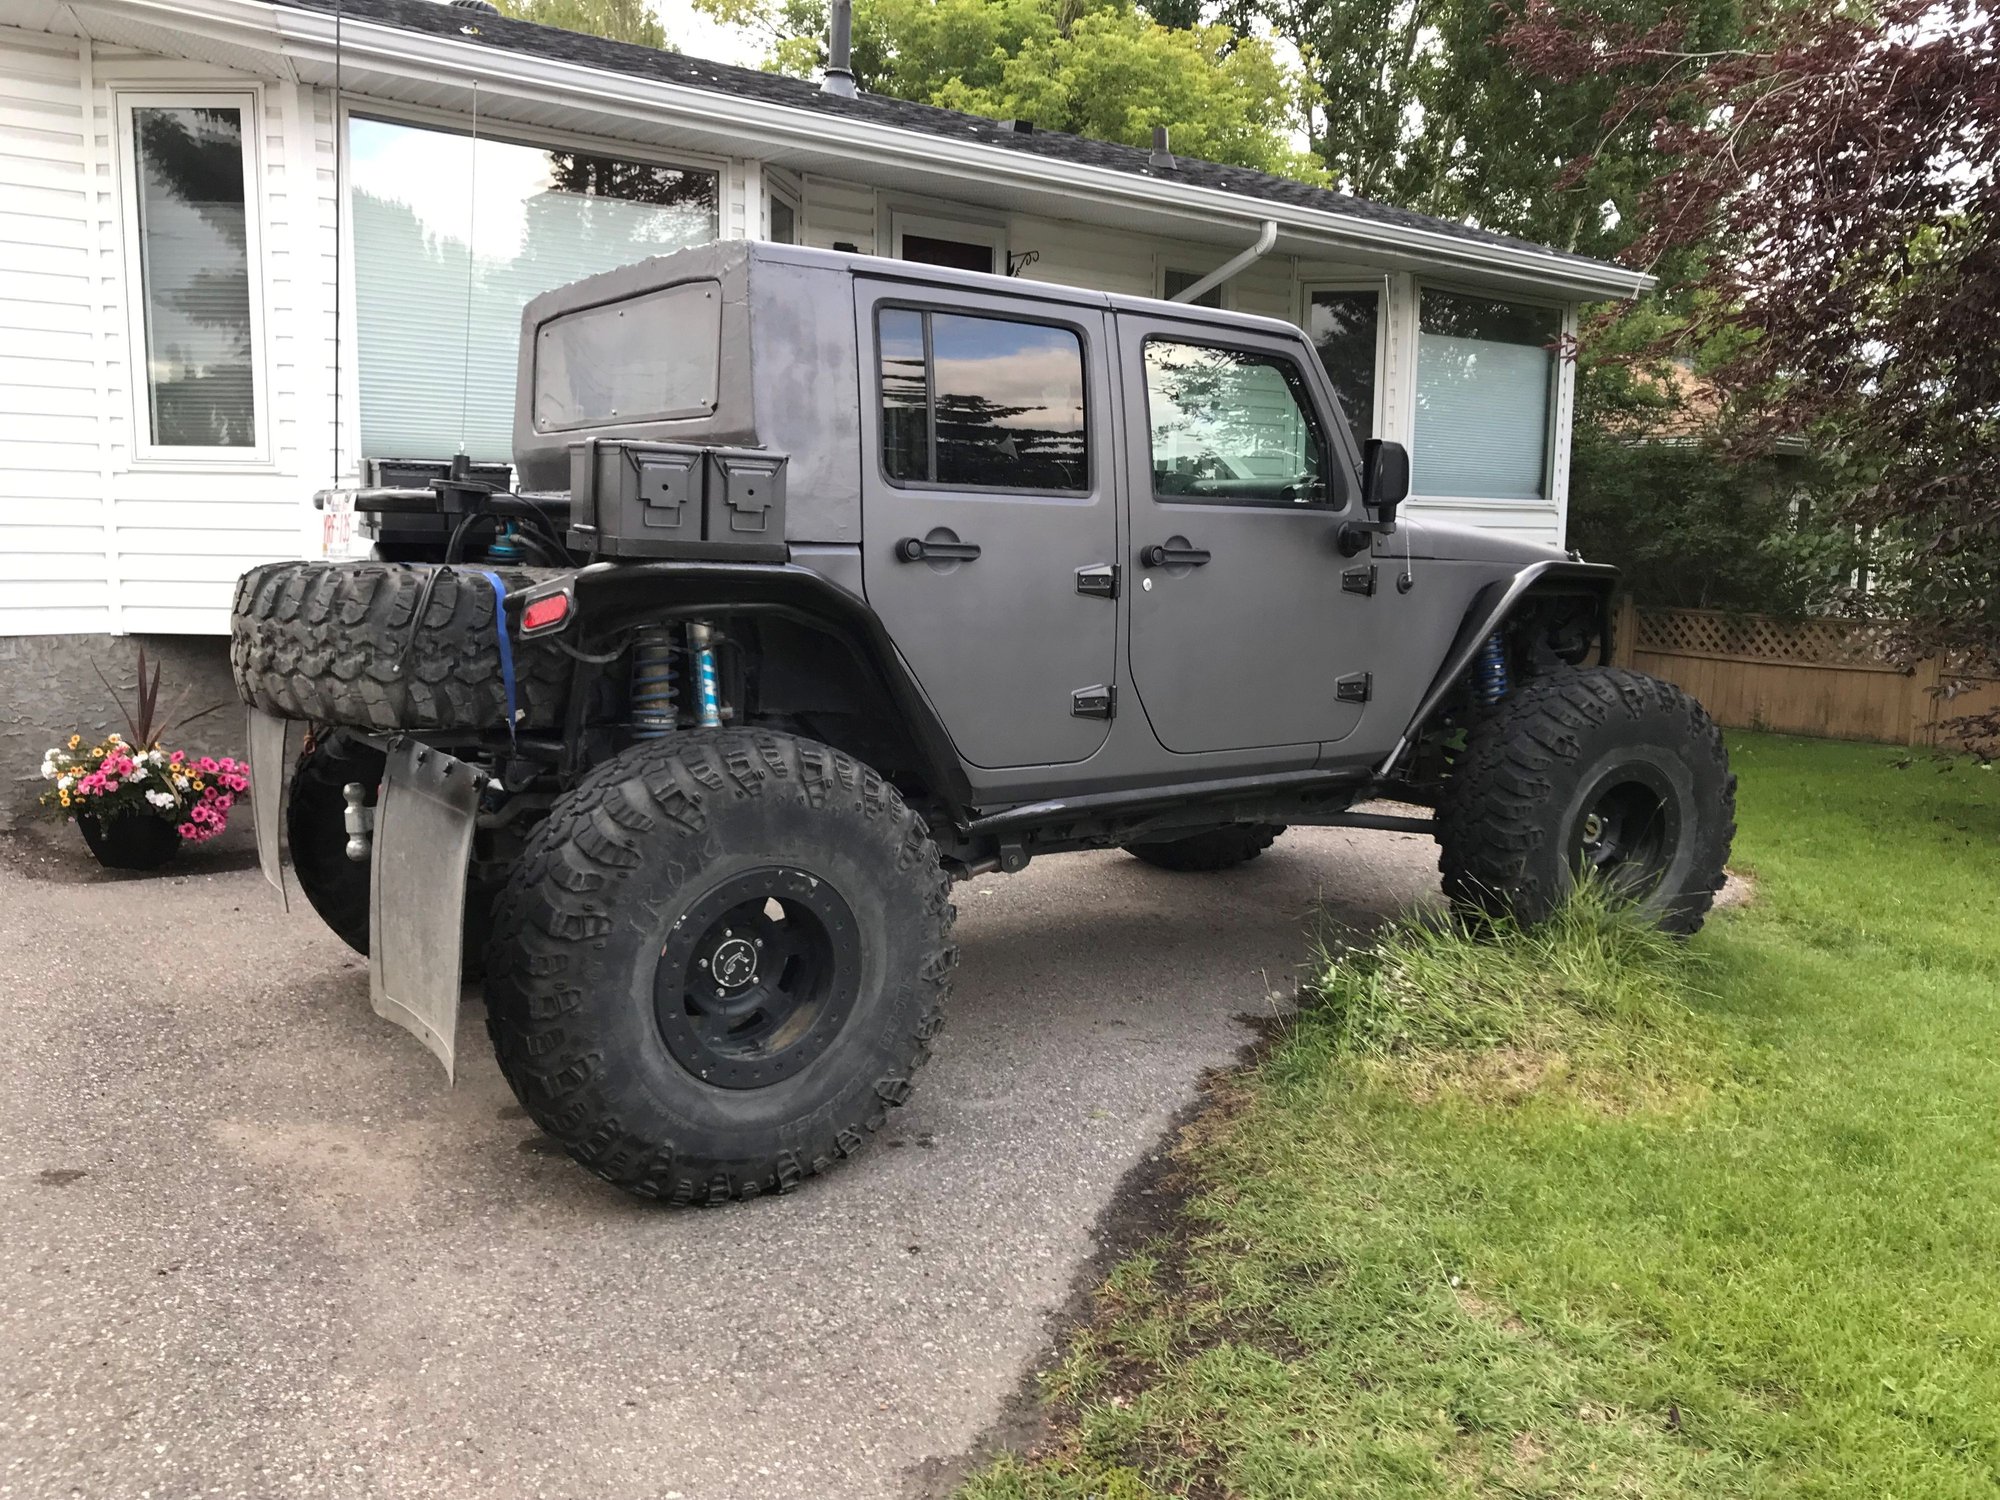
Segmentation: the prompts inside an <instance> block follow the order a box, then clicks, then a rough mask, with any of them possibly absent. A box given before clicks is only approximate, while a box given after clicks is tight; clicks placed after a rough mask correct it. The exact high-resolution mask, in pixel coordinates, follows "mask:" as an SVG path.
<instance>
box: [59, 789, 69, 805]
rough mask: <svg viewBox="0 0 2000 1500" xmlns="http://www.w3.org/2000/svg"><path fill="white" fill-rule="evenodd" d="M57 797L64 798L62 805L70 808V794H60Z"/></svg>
mask: <svg viewBox="0 0 2000 1500" xmlns="http://www.w3.org/2000/svg"><path fill="white" fill-rule="evenodd" d="M56 795H57V796H59V797H61V798H62V805H63V806H64V807H68V806H69V793H68V792H58V793H57V794H56Z"/></svg>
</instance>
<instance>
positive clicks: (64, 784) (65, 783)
mask: <svg viewBox="0 0 2000 1500" xmlns="http://www.w3.org/2000/svg"><path fill="white" fill-rule="evenodd" d="M56 785H57V786H59V787H61V788H62V789H63V790H64V791H68V790H69V789H70V788H71V787H73V786H75V785H76V778H75V777H74V776H61V777H58V778H57V779H56Z"/></svg>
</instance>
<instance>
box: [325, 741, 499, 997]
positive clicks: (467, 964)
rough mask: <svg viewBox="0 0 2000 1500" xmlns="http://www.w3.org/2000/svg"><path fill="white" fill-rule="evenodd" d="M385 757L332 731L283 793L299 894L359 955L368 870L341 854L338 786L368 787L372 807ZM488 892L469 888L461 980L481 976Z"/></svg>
mask: <svg viewBox="0 0 2000 1500" xmlns="http://www.w3.org/2000/svg"><path fill="white" fill-rule="evenodd" d="M384 760H385V757H384V756H383V754H382V752H381V751H379V750H376V749H374V748H372V747H371V746H368V745H365V744H362V743H360V742H358V741H355V740H352V739H350V738H348V737H347V736H346V735H344V734H341V733H340V732H338V731H334V732H333V733H331V734H328V735H326V736H324V737H323V738H320V739H318V740H316V741H315V742H314V744H313V747H312V748H311V749H310V750H307V751H305V752H304V753H303V754H301V755H300V756H299V761H298V767H297V769H296V770H295V771H294V773H293V775H292V782H291V787H290V789H289V790H288V791H287V792H286V795H285V840H286V844H287V845H288V847H289V849H290V852H291V856H292V874H293V875H294V876H295V877H296V878H297V880H298V882H299V889H300V890H301V891H303V892H304V893H305V898H306V902H307V904H309V905H310V906H311V907H312V909H313V910H314V911H315V912H317V913H318V914H319V919H320V920H321V921H322V922H324V923H326V925H327V926H328V927H329V928H330V929H332V931H333V934H334V936H335V937H337V938H339V939H340V940H341V941H342V942H343V943H345V944H347V946H348V947H350V948H352V949H353V950H354V951H355V952H356V953H362V954H365V953H367V951H368V882H369V865H368V861H367V860H352V859H349V858H348V857H347V798H346V796H345V794H344V791H343V789H344V788H345V787H347V786H348V785H349V784H350V783H355V782H358V783H360V785H362V786H363V787H365V788H366V789H367V792H366V796H365V799H364V802H363V806H366V807H373V806H374V805H375V799H376V796H377V795H378V793H379V791H380V789H381V785H382V766H383V763H384ZM494 895H495V888H494V884H493V883H492V882H490V881H488V882H485V883H482V882H479V881H476V880H475V881H468V883H467V886H466V892H465V928H464V933H465V936H464V943H463V947H462V950H461V958H460V964H461V969H462V972H463V973H464V975H465V977H466V978H467V979H477V978H478V977H479V973H480V967H479V966H480V964H481V962H482V961H483V960H484V958H485V948H486V929H487V920H488V914H489V913H490V911H491V910H492V906H493V897H494Z"/></svg>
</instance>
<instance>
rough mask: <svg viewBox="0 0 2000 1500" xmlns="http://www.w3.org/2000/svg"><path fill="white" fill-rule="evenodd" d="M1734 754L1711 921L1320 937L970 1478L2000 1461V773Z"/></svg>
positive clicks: (1046, 1491) (1380, 1479)
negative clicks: (1153, 1224) (1730, 882)
mask: <svg viewBox="0 0 2000 1500" xmlns="http://www.w3.org/2000/svg"><path fill="white" fill-rule="evenodd" d="M1732 753H1733V755H1734V757H1735V764H1736V769H1737V771H1738V774H1739V775H1740V777H1741V781H1742V787H1741V796H1740V815H1739V821H1740V833H1739V835H1738V839H1737V844H1736V855H1735V860H1734V864H1735V866H1736V867H1737V868H1738V869H1741V870H1745V871H1747V872H1749V873H1751V874H1752V875H1753V876H1754V878H1755V880H1756V886H1757V895H1756V899H1755V902H1754V903H1753V905H1752V906H1751V907H1749V908H1748V909H1746V910H1742V911H1736V912H1730V913H1725V914H1721V915H1718V916H1717V917H1716V918H1714V919H1712V920H1711V922H1710V924H1709V927H1708V929H1707V930H1706V931H1705V932H1704V933H1703V934H1702V935H1701V936H1700V937H1699V938H1697V939H1696V940H1695V941H1694V942H1693V943H1692V944H1690V945H1687V947H1686V949H1685V950H1684V951H1682V952H1678V953H1677V952H1675V951H1672V950H1671V949H1667V950H1663V949H1662V947H1661V945H1660V944H1658V943H1657V942H1654V941H1652V940H1651V939H1650V938H1649V936H1648V935H1645V934H1639V933H1634V932H1632V931H1631V930H1630V929H1629V927H1628V926H1626V925H1625V924H1621V923H1619V922H1617V921H1615V920H1612V919H1610V918H1608V917H1603V916H1601V915H1595V914H1592V913H1589V912H1585V913H1583V914H1582V915H1581V916H1579V917H1578V918H1577V919H1576V920H1575V921H1574V922H1573V923H1572V924H1571V927H1572V929H1573V930H1571V931H1569V932H1567V933H1560V934H1556V935H1555V936H1553V937H1550V938H1546V939H1543V940H1541V946H1540V947H1539V948H1538V947H1536V946H1535V944H1534V943H1533V942H1532V941H1531V940H1530V939H1529V938H1526V937H1522V936H1519V935H1516V936H1514V937H1512V938H1509V939H1505V940H1503V941H1502V942H1500V943H1499V944H1497V945H1493V948H1492V950H1491V951H1489V952H1488V953H1486V954H1485V955H1483V956H1481V955H1479V954H1477V953H1476V952H1472V953H1470V954H1469V953H1468V947H1469V945H1465V944H1457V945H1454V944H1452V943H1451V942H1449V941H1448V940H1442V939H1438V940H1434V939H1429V938H1426V937H1425V936H1424V935H1423V934H1422V933H1421V932H1420V931H1417V930H1415V929H1406V930H1404V931H1401V932H1399V933H1393V934H1391V936H1390V937H1389V939H1388V940H1387V941H1386V942H1385V943H1384V944H1382V945H1380V946H1378V947H1377V948H1376V949H1375V950H1374V951H1372V952H1369V951H1364V952H1362V953H1361V954H1359V955H1355V956H1350V957H1347V958H1344V959H1341V960H1339V961H1336V962H1333V963H1331V964H1328V965H1323V966H1322V968H1321V972H1320V974H1319V983H1320V985H1321V988H1322V990H1323V991H1324V994H1325V999H1323V1000H1322V1001H1321V1002H1320V1003H1318V1004H1316V1005H1313V1006H1311V1007H1309V1008H1308V1010H1307V1011H1306V1012H1305V1014H1304V1015H1303V1016H1302V1017H1301V1019H1300V1020H1299V1022H1298V1023H1297V1024H1296V1025H1295V1026H1293V1027H1291V1028H1290V1029H1289V1030H1288V1032H1287V1033H1286V1035H1285V1036H1284V1037H1282V1038H1281V1039H1280V1040H1278V1041H1277V1042H1276V1043H1275V1044H1274V1045H1273V1047H1272V1048H1271V1049H1270V1050H1269V1052H1268V1053H1267V1055H1266V1056H1265V1057H1264V1059H1263V1060H1262V1062H1261V1063H1260V1064H1259V1065H1258V1066H1257V1067H1256V1068H1255V1069H1254V1070H1253V1071H1251V1072H1250V1073H1248V1074H1246V1075H1244V1076H1243V1077H1241V1078H1239V1079H1235V1080H1231V1081H1229V1082H1228V1083H1226V1084H1224V1085H1223V1086H1222V1087H1221V1088H1219V1089H1218V1091H1217V1098H1216V1100H1215V1107H1214V1108H1213V1109H1212V1110H1211V1112H1210V1113H1209V1115H1208V1116H1207V1117H1206V1118H1205V1119H1204V1120H1203V1121H1202V1122H1201V1123H1200V1124H1198V1125H1197V1126H1196V1127H1195V1128H1194V1129H1193V1130H1192V1131H1191V1132H1190V1134H1189V1137H1188V1139H1187V1142H1186V1144H1185V1146H1184V1150H1183V1155H1184V1166H1185V1171H1186V1174H1187V1177H1188V1179H1189V1184H1190V1187H1191V1196H1190V1198H1189V1202H1188V1205H1187V1208H1186V1211H1185V1214H1184V1218H1183V1225H1182V1229H1183V1232H1182V1233H1180V1234H1178V1235H1175V1236H1172V1237H1169V1238H1167V1239H1165V1240H1162V1241H1161V1242H1159V1243H1158V1244H1157V1245H1155V1246H1153V1247H1150V1248H1149V1251H1148V1253H1146V1254H1142V1255H1139V1256H1136V1257H1134V1258H1132V1259H1131V1260H1129V1261H1127V1262H1126V1263H1125V1264H1123V1265H1122V1266H1121V1267H1120V1268H1119V1269H1118V1270H1117V1271H1116V1272H1115V1273H1114V1274H1113V1275H1112V1277H1111V1278H1110V1279H1109V1281H1108V1282H1107V1284H1106V1285H1105V1287H1104V1288H1103V1289H1102V1290H1101V1291H1100V1293H1099V1294H1098V1298H1097V1304H1096V1314H1095V1317H1094V1319H1093V1321H1092V1322H1091V1324H1090V1325H1089V1326H1087V1327H1086V1328H1084V1329H1082V1330H1080V1331H1079V1332H1078V1333H1077V1334H1076V1335H1075V1336H1074V1337H1073V1339H1072V1340H1071V1342H1070V1343H1069V1345H1068V1346H1067V1348H1066V1351H1065V1352H1064V1355H1063V1358H1062V1360H1061V1363H1060V1365H1059V1366H1058V1367H1057V1369H1056V1370H1055V1371H1054V1372H1053V1373H1052V1375H1051V1376H1050V1377H1049V1378H1048V1380H1047V1383H1046V1391H1047V1396H1048V1399H1049V1401H1050V1403H1051V1406H1052V1414H1053V1417H1054V1424H1055V1437H1054V1439H1053V1440H1052V1441H1051V1443H1050V1444H1049V1445H1048V1446H1047V1447H1046V1448H1045V1449H1044V1450H1043V1451H1041V1452H1039V1453H1037V1454H1035V1455H1032V1456H1030V1457H1027V1458H1025V1459H1018V1458H1006V1459H1002V1460H1000V1461H999V1462H998V1463H996V1464H995V1465H993V1466H990V1467H989V1468H987V1469H986V1470H985V1471H983V1472H982V1473H980V1474H978V1475H977V1476H975V1477H974V1479H973V1480H972V1481H971V1482H970V1483H969V1485H968V1486H967V1490H966V1494H967V1496H968V1497H970V1500H1016V1497H1057V1496H1061V1497H1082V1496H1095V1495H1103V1496H1108V1497H1142V1496H1147V1495H1166V1494H1180V1493H1193V1494H1196V1495H1202V1496H1213V1495H1241V1496H1255V1497H1265V1496H1271V1497H1277V1496H1307V1495H1312V1496H1336V1495H1337V1496H1343V1497H1347V1496H1357V1497H1359V1496H1418V1495H1422V1496H1438V1495H1445V1496H1455V1495H1463V1496H1542V1495H1547V1496H1565V1497H1567V1496H1600V1495H1601V1496H1635V1497H1636V1496H1645V1497H1655V1496H1677V1495H1689V1496H1697V1495H1698V1496H1704V1497H1706V1496H1734V1495H1743V1496H1757V1497H1779V1496H1801V1497H1803V1496H1812V1497H1833V1496H1853V1497H1857V1500H1861V1497H1866V1500H1891V1497H1903V1500H1948V1497H1955V1496H1972V1495H1981V1496H1991V1495H1994V1494H1995V1493H1996V1492H2000V770H1991V771H1989V770H1986V769H1982V768H1981V767H1979V766H1978V765H1977V764H1976V763H1975V762H1971V761H1967V760H1958V761H1954V762H1948V763H1940V762H1934V761H1931V760H1928V759H1918V760H1916V761H1915V762H1914V763H1912V764H1909V765H1907V766H1906V767H1905V768H1902V769H1898V768H1897V766H1896V762H1897V760H1898V759H1899V758H1900V755H1899V752H1897V751H1894V750H1891V749H1885V748H1882V747H1876V746H1860V745H1840V744H1829V743H1822V742H1813V741H1804V740H1792V739H1783V738H1777V737H1773V736H1759V735H1746V736H1739V737H1737V738H1736V739H1735V740H1734V742H1733V744H1732Z"/></svg>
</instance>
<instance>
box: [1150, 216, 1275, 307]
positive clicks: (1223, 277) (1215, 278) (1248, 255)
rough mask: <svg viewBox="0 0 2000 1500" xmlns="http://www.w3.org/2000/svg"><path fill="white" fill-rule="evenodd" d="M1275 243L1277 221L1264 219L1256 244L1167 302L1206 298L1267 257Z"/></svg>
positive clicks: (1239, 252)
mask: <svg viewBox="0 0 2000 1500" xmlns="http://www.w3.org/2000/svg"><path fill="white" fill-rule="evenodd" d="M1277 243H1278V221H1277V220H1276V219H1266V220H1265V221H1264V227H1263V228H1262V229H1260V230H1258V231H1257V243H1256V244H1254V245H1252V246H1251V247H1250V248H1249V249H1248V250H1239V251H1237V252H1236V254H1234V255H1232V256H1230V257H1229V259H1228V260H1225V261H1224V262H1223V263H1222V264H1221V265H1219V266H1217V267H1216V268H1215V269H1214V270H1213V271H1210V272H1209V273H1208V274H1207V275H1206V276H1204V277H1202V278H1201V280H1199V281H1197V282H1196V283H1195V284H1194V285H1193V286H1189V287H1183V288H1181V290H1179V291H1178V292H1175V293H1174V294H1173V296H1171V297H1169V298H1168V299H1167V300H1168V301H1169V302H1193V301H1194V300H1195V299H1196V298H1198V297H1202V296H1206V295H1207V294H1208V292H1209V291H1210V290H1211V289H1212V288H1214V287H1218V286H1221V285H1222V283H1223V282H1225V281H1227V280H1228V279H1229V278H1230V277H1232V276H1234V275H1235V274H1236V273H1237V272H1238V271H1241V270H1242V269H1243V268H1244V267H1245V266H1247V265H1249V264H1250V263H1251V262H1253V261H1259V260H1262V259H1263V258H1264V257H1265V256H1267V255H1269V254H1270V253H1271V247H1272V246H1273V245H1275V244H1277Z"/></svg>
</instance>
